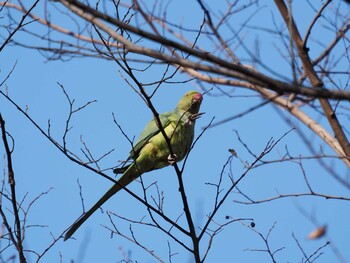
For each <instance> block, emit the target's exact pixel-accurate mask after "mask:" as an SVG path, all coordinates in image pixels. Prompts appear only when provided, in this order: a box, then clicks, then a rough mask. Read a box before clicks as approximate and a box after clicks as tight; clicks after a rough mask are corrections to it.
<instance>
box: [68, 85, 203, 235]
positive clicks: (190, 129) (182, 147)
mask: <svg viewBox="0 0 350 263" xmlns="http://www.w3.org/2000/svg"><path fill="white" fill-rule="evenodd" d="M201 102H202V95H201V94H200V93H199V92H197V91H189V92H187V93H186V94H185V95H184V96H183V97H182V98H181V99H180V101H179V103H178V105H177V106H176V108H175V109H174V110H173V111H170V112H166V113H163V114H160V115H159V119H160V122H161V124H162V126H163V129H164V131H165V133H166V135H167V137H168V138H169V139H170V144H171V149H172V151H173V153H174V154H175V155H176V161H181V160H182V159H183V158H184V157H185V156H186V154H187V153H188V151H189V149H190V147H191V144H192V141H193V138H194V124H195V119H196V118H197V117H198V116H197V115H196V114H198V112H199V108H200V104H201ZM169 155H170V151H169V147H168V145H167V143H166V140H165V138H164V136H163V134H162V133H161V131H160V129H159V128H158V125H157V122H156V121H155V120H154V119H153V120H151V121H150V122H149V123H148V124H147V125H146V127H145V129H144V130H143V132H142V133H141V135H140V137H139V139H138V140H137V142H136V143H135V146H134V147H133V149H132V150H131V151H130V156H129V158H128V160H131V159H132V160H134V161H133V162H132V163H131V164H130V165H129V166H127V167H125V168H123V169H116V170H115V172H116V173H119V172H123V175H122V176H121V178H120V179H119V180H118V184H114V185H113V186H112V188H110V189H109V190H108V191H107V192H106V193H105V194H104V195H103V196H102V197H101V198H100V200H98V202H97V203H96V204H95V205H94V206H93V207H92V208H91V209H90V210H89V211H87V212H86V213H85V214H83V215H82V216H81V217H80V218H79V219H78V220H77V221H76V222H75V223H74V224H73V225H72V226H71V227H70V228H69V229H68V231H67V233H66V236H65V238H64V240H67V239H68V238H70V237H71V236H72V235H73V234H74V232H75V231H76V230H77V229H78V228H79V227H80V226H81V225H82V224H83V223H84V222H85V221H86V220H87V219H88V218H89V217H90V216H91V215H92V214H93V213H94V212H95V211H96V210H97V209H98V208H99V207H100V206H101V205H102V204H104V203H105V202H106V201H107V200H108V199H109V198H110V197H111V196H113V195H114V194H115V193H117V192H118V191H119V190H120V189H122V188H123V187H121V186H124V187H125V186H127V185H128V184H129V183H131V182H132V181H133V180H135V179H136V178H138V177H139V176H140V175H141V174H143V173H145V172H149V171H152V170H156V169H160V168H163V167H165V166H168V165H169Z"/></svg>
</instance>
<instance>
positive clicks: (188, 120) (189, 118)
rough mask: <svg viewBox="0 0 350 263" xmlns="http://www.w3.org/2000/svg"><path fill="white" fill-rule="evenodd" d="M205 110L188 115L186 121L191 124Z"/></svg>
mask: <svg viewBox="0 0 350 263" xmlns="http://www.w3.org/2000/svg"><path fill="white" fill-rule="evenodd" d="M203 114H205V112H199V113H194V114H191V115H190V116H188V118H187V121H186V123H187V124H189V125H193V123H194V122H195V120H197V119H199V118H200V117H201V116H202V115H203Z"/></svg>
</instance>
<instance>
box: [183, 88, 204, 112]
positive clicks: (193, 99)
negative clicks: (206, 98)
mask: <svg viewBox="0 0 350 263" xmlns="http://www.w3.org/2000/svg"><path fill="white" fill-rule="evenodd" d="M202 100H203V96H202V94H201V93H199V92H198V91H194V90H191V91H188V92H187V93H186V94H185V95H183V96H182V98H181V99H180V101H179V103H178V104H177V108H178V109H180V110H184V111H188V112H189V113H191V114H194V113H198V112H199V108H200V106H201V103H202Z"/></svg>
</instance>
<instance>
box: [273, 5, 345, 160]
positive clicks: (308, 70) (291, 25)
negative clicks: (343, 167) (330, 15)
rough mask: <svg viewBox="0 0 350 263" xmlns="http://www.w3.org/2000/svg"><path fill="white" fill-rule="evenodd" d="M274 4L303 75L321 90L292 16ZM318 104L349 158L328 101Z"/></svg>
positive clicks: (342, 132)
mask: <svg viewBox="0 0 350 263" xmlns="http://www.w3.org/2000/svg"><path fill="white" fill-rule="evenodd" d="M275 4H276V6H277V7H278V9H279V11H280V13H281V15H282V17H283V19H284V21H285V23H286V25H287V27H288V30H289V34H290V37H291V38H292V39H293V42H294V44H295V46H296V48H297V51H298V54H299V57H300V59H301V61H302V63H303V68H304V70H305V74H306V75H307V77H308V78H309V80H310V82H311V84H312V86H313V87H314V88H320V87H321V88H322V87H324V84H323V82H322V80H321V79H320V78H319V76H318V75H317V73H316V71H315V69H314V67H313V64H312V62H311V59H310V57H309V54H308V50H307V49H306V47H305V46H304V41H303V40H302V38H301V36H300V33H299V31H298V28H297V26H296V24H295V22H294V20H293V17H292V14H291V13H290V12H289V11H288V8H287V6H286V4H285V2H284V1H283V0H275ZM319 102H320V104H321V107H322V109H323V112H324V113H325V115H326V117H327V120H328V122H329V124H330V126H331V128H332V130H333V132H334V136H335V138H336V139H337V140H338V142H339V144H340V146H341V148H342V149H343V151H344V153H345V156H344V157H346V156H347V157H350V143H349V141H348V139H347V137H346V135H345V133H344V130H343V128H342V127H341V125H340V123H339V121H338V118H337V115H336V114H335V111H334V110H333V108H332V106H331V105H330V103H329V101H328V100H327V99H325V98H319Z"/></svg>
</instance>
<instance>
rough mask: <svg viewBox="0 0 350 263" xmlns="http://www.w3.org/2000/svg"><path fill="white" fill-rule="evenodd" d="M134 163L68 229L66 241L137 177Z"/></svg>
mask: <svg viewBox="0 0 350 263" xmlns="http://www.w3.org/2000/svg"><path fill="white" fill-rule="evenodd" d="M132 166H133V165H131V166H130V167H128V169H127V170H126V171H125V173H124V174H123V175H122V177H121V178H120V179H119V180H118V183H119V184H114V185H113V186H112V187H111V188H110V189H109V190H108V191H107V192H106V193H105V194H104V195H103V196H102V197H101V198H100V200H98V201H97V203H96V204H95V205H94V206H93V207H91V208H90V210H89V211H87V212H86V213H85V214H83V215H81V216H80V217H79V218H78V219H77V220H76V221H75V222H74V223H73V225H71V227H70V228H69V229H68V231H67V233H66V235H65V237H64V241H66V240H67V239H69V238H70V237H71V236H72V235H73V234H74V232H75V231H77V229H78V228H79V227H80V226H81V225H82V224H83V223H84V222H85V221H86V220H87V219H88V218H89V217H90V216H91V215H92V214H93V213H94V212H95V211H96V210H97V209H98V208H99V207H100V206H102V205H103V204H104V203H105V202H106V201H107V200H108V199H109V198H111V197H112V196H113V195H114V194H116V193H117V192H118V191H119V190H120V189H122V188H123V187H121V185H122V186H127V185H128V184H129V183H131V182H132V181H133V180H134V179H135V177H133V176H131V174H132V173H131V170H134V169H132V168H133V167H132Z"/></svg>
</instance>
